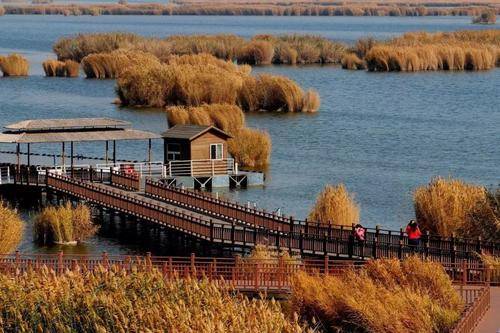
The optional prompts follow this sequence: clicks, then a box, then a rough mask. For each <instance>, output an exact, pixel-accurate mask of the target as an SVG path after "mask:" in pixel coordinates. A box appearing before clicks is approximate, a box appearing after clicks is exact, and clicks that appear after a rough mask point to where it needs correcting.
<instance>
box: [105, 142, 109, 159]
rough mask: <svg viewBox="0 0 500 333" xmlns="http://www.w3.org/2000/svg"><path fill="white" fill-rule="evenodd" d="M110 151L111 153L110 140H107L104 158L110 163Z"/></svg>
mask: <svg viewBox="0 0 500 333" xmlns="http://www.w3.org/2000/svg"><path fill="white" fill-rule="evenodd" d="M108 153H109V142H108V140H106V152H105V154H104V160H105V161H106V164H108V160H109V158H108Z"/></svg>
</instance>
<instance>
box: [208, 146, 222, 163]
mask: <svg viewBox="0 0 500 333" xmlns="http://www.w3.org/2000/svg"><path fill="white" fill-rule="evenodd" d="M222 158H223V154H222V143H216V144H211V145H210V159H211V160H222Z"/></svg>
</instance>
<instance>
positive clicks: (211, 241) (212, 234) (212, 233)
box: [210, 219, 214, 243]
mask: <svg viewBox="0 0 500 333" xmlns="http://www.w3.org/2000/svg"><path fill="white" fill-rule="evenodd" d="M213 242H214V222H213V221H212V219H210V243H213Z"/></svg>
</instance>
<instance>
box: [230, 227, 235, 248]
mask: <svg viewBox="0 0 500 333" xmlns="http://www.w3.org/2000/svg"><path fill="white" fill-rule="evenodd" d="M234 227H235V225H234V221H231V244H233V245H234Z"/></svg>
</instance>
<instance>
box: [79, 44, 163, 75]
mask: <svg viewBox="0 0 500 333" xmlns="http://www.w3.org/2000/svg"><path fill="white" fill-rule="evenodd" d="M146 62H153V63H158V64H159V61H158V59H157V58H156V57H155V56H154V55H152V54H150V53H145V52H142V51H126V50H120V49H119V50H115V51H112V52H109V53H94V54H89V55H87V56H85V57H84V58H83V59H82V68H83V71H84V72H85V75H86V77H87V78H88V79H116V78H118V77H119V76H120V73H121V72H123V71H124V70H125V69H127V67H128V66H132V65H139V66H140V65H141V64H143V63H146Z"/></svg>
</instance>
